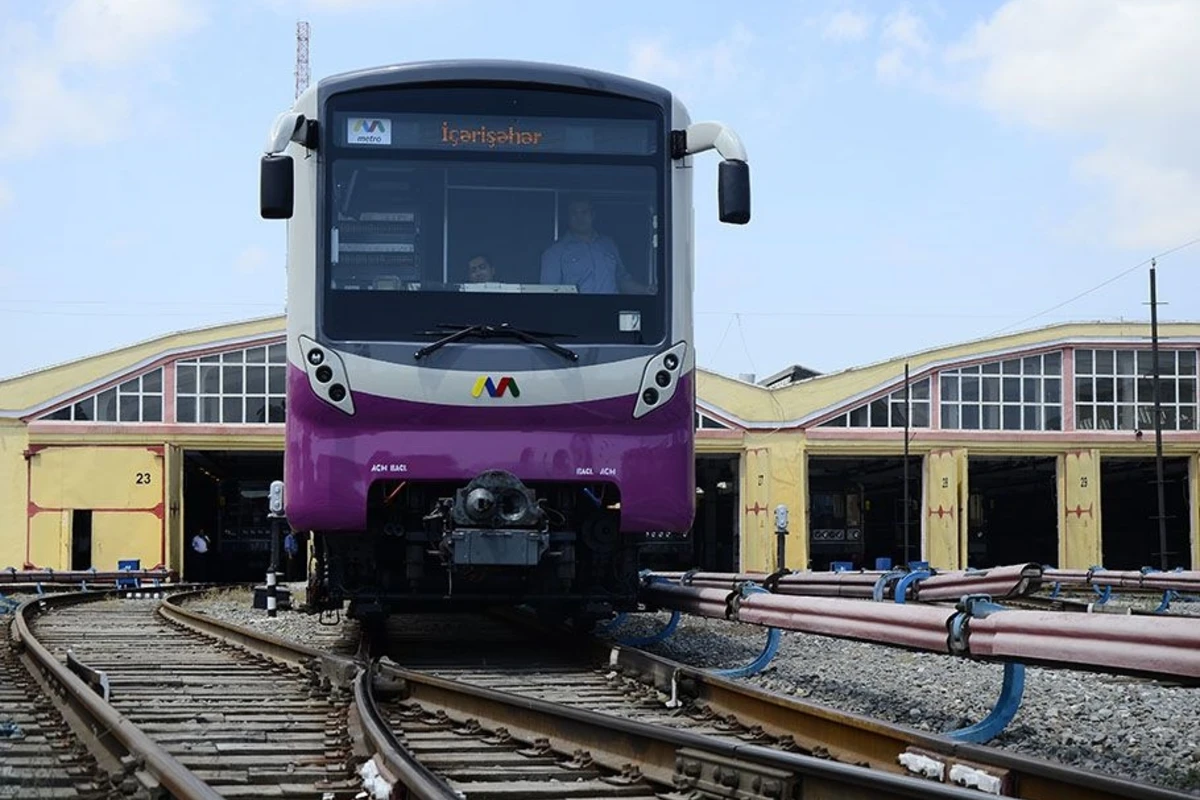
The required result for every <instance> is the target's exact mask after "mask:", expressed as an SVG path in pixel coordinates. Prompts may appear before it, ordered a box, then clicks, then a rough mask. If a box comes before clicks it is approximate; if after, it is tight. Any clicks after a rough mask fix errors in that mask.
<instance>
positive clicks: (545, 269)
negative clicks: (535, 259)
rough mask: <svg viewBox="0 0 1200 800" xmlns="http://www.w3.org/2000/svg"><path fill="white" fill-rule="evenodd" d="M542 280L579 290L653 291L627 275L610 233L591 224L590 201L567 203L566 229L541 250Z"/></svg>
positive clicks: (605, 291) (545, 282) (612, 291)
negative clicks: (604, 232)
mask: <svg viewBox="0 0 1200 800" xmlns="http://www.w3.org/2000/svg"><path fill="white" fill-rule="evenodd" d="M542 283H543V284H575V286H576V287H577V288H578V290H579V292H580V294H617V293H618V292H623V293H625V294H653V293H654V290H653V289H651V288H649V287H647V286H644V285H642V284H641V283H638V282H637V281H635V280H634V279H633V278H632V277H630V275H629V272H628V271H627V270H626V269H625V264H624V262H622V261H621V254H620V252H618V250H617V243H616V242H614V241H613V240H612V237H610V236H605V235H604V234H602V233H598V232H597V231H596V229H595V228H593V227H592V203H591V201H590V200H588V199H587V198H582V197H580V198H574V199H572V200H571V201H570V202H569V203H568V204H567V232H566V233H565V234H563V235H562V237H561V238H559V240H558V241H557V242H555V243H554V244H552V245H550V246H549V247H548V248H546V252H544V253H543V254H542Z"/></svg>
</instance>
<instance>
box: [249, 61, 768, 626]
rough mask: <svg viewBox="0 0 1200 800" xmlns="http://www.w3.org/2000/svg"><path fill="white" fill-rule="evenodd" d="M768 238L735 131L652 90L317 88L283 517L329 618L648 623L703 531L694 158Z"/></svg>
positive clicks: (297, 268) (568, 85) (450, 68)
mask: <svg viewBox="0 0 1200 800" xmlns="http://www.w3.org/2000/svg"><path fill="white" fill-rule="evenodd" d="M711 148H716V149H717V150H718V151H719V152H720V154H721V155H722V156H723V157H724V158H725V160H724V161H723V162H722V163H721V165H720V181H719V199H720V206H721V210H720V214H721V219H722V220H723V221H726V222H733V223H739V224H740V223H745V222H746V221H748V219H749V177H748V169H747V167H746V163H745V153H744V151H743V150H742V146H741V144H740V142H739V141H738V140H737V138H736V136H735V135H734V134H732V133H731V132H730V131H729V130H728V129H726V128H725V127H724V126H722V125H720V124H719V123H699V124H692V123H691V122H690V120H689V119H688V117H687V112H686V110H685V109H684V108H683V106H682V105H681V104H680V103H679V102H678V100H676V99H675V98H673V97H672V95H671V94H670V93H669V92H667V91H665V90H663V89H661V88H658V87H656V86H652V85H649V84H645V83H641V82H636V81H631V80H628V79H625V78H621V77H618V76H614V75H608V74H604V73H597V72H593V71H587V70H580V69H575V68H568V67H556V66H547V65H540V64H529V63H521V62H495V61H492V62H482V61H466V62H464V61H456V62H433V63H418V64H408V65H401V66H396V67H387V68H380V69H373V70H367V71H362V72H356V73H350V74H346V75H339V76H335V77H332V78H328V79H326V80H323V81H321V82H320V83H318V84H317V85H316V86H314V87H312V88H310V89H309V90H308V91H306V92H305V93H304V94H303V95H301V96H300V98H299V99H298V100H297V102H296V106H295V108H294V109H293V110H292V111H291V112H288V113H286V114H283V115H281V116H280V118H279V119H278V120H277V122H276V126H275V128H274V129H273V131H272V135H271V141H270V143H269V146H268V152H267V155H266V156H265V157H264V158H263V165H262V213H263V216H264V217H266V218H287V219H290V223H289V229H288V309H287V312H288V313H287V318H288V322H287V328H288V358H289V363H290V367H289V378H288V391H287V442H286V450H285V468H284V483H285V486H286V504H287V505H286V515H287V518H288V522H289V524H290V525H291V526H292V527H293V528H296V529H299V530H310V531H313V533H314V545H315V555H316V559H317V560H316V569H315V570H314V572H313V574H312V577H311V578H310V591H309V595H310V605H311V606H312V607H313V608H314V609H316V608H323V607H324V608H328V607H341V605H342V603H343V602H344V601H345V600H347V599H348V600H350V601H351V610H350V613H351V614H352V615H357V614H369V613H376V612H388V611H392V610H399V609H406V608H407V609H412V608H438V607H444V606H446V605H448V604H458V605H482V604H495V603H514V602H522V603H532V604H535V605H541V606H542V607H545V608H553V609H557V610H562V611H565V612H567V613H571V614H576V615H583V616H587V615H602V614H604V613H607V612H609V611H611V610H620V609H626V608H630V607H632V604H633V602H634V598H635V595H636V589H637V569H638V558H637V553H638V548H639V545H640V544H641V543H642V534H644V533H645V532H647V531H661V530H676V531H684V530H687V529H688V528H689V527H690V526H691V524H692V517H693V512H694V496H695V478H694V463H695V462H694V443H693V410H694V407H695V372H694V367H695V354H694V349H693V347H692V250H693V240H692V228H693V219H692V186H691V174H692V169H691V167H692V164H691V160H692V159H691V156H692V154H693V153H696V152H700V151H702V150H707V149H711Z"/></svg>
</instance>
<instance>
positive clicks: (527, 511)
mask: <svg viewBox="0 0 1200 800" xmlns="http://www.w3.org/2000/svg"><path fill="white" fill-rule="evenodd" d="M443 519H444V520H445V522H446V523H447V527H448V531H447V533H446V536H445V537H444V538H443V540H442V546H443V548H444V549H445V550H447V551H448V553H447V554H448V555H449V556H450V558H451V561H452V562H453V563H455V564H463V565H473V566H484V565H486V566H525V567H531V566H535V565H536V564H538V563H540V562H541V560H542V556H543V555H545V553H546V551H547V550H548V549H549V548H550V532H549V527H548V525H547V521H546V512H545V511H543V510H542V508H541V506H540V505H539V504H538V501H537V495H536V494H534V492H533V490H531V489H530V488H529V487H527V486H526V485H525V484H523V483H522V482H521V480H520V479H519V478H518V477H517V476H516V475H513V474H512V473H511V472H508V471H506V470H488V471H486V472H483V473H480V474H479V475H476V476H475V477H474V478H472V479H471V481H470V482H469V483H468V484H467V485H466V486H463V487H460V488H459V489H458V490H457V491H456V492H455V493H454V499H453V505H451V506H450V508H449V515H448V516H446V517H444V518H443Z"/></svg>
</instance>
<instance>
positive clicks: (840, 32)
mask: <svg viewBox="0 0 1200 800" xmlns="http://www.w3.org/2000/svg"><path fill="white" fill-rule="evenodd" d="M870 27H871V15H870V14H860V13H858V12H855V11H845V10H843V11H839V12H837V13H836V14H834V15H833V16H832V17H830V18H829V22H828V23H826V25H825V29H824V30H823V31H822V32H821V37H822V38H824V39H832V40H833V41H835V42H861V41H862V40H863V39H865V38H866V37H867V32H868V31H869V30H870Z"/></svg>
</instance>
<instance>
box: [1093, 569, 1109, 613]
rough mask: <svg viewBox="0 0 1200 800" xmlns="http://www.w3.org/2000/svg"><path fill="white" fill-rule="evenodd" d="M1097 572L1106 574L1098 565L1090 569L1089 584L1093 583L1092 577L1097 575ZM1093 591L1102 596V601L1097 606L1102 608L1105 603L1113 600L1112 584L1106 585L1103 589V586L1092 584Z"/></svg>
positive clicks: (1097, 602)
mask: <svg viewBox="0 0 1200 800" xmlns="http://www.w3.org/2000/svg"><path fill="white" fill-rule="evenodd" d="M1097 572H1104V567H1102V566H1100V565H1098V564H1097V565H1095V566H1093V567H1091V568H1090V569H1088V582H1089V583H1092V576H1093V575H1095V574H1096V573H1097ZM1092 591H1093V592H1095V593H1096V594H1098V595H1099V596H1100V599H1099V600H1097V601H1096V605H1098V606H1102V605H1104V604H1105V603H1107V602H1108V601H1109V600H1111V599H1112V585H1111V584H1106V585H1104V586H1103V587H1101V586H1097V585H1096V584H1095V583H1092Z"/></svg>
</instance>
